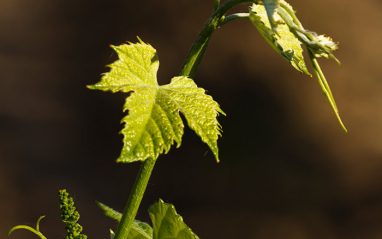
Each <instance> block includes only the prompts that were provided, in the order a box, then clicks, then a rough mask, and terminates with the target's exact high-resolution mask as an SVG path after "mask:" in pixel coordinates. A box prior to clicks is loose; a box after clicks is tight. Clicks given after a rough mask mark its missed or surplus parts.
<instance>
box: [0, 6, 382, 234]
mask: <svg viewBox="0 0 382 239" xmlns="http://www.w3.org/2000/svg"><path fill="white" fill-rule="evenodd" d="M289 2H290V3H291V4H292V5H293V6H294V8H295V9H296V10H297V11H298V16H299V18H300V20H301V21H302V22H303V24H304V26H305V27H306V28H307V29H310V30H313V31H316V32H318V33H320V34H323V33H325V34H327V35H329V36H331V37H333V39H334V40H335V41H339V42H340V50H339V51H338V52H337V54H336V56H337V57H338V59H340V61H341V62H342V65H343V67H342V68H341V69H339V68H338V67H337V65H336V63H335V62H334V61H328V62H327V61H326V60H324V59H322V60H320V63H321V66H322V68H323V69H324V72H325V73H326V76H327V79H328V81H329V83H330V85H331V88H332V91H333V93H334V97H335V99H336V102H337V105H338V107H339V110H340V113H341V117H342V119H343V121H344V123H345V125H346V126H347V128H348V130H349V133H348V134H345V133H344V132H343V131H342V130H341V128H340V126H339V124H338V123H337V121H336V118H335V116H334V114H333V112H332V110H331V108H330V106H329V103H328V102H327V101H326V100H325V99H324V96H323V93H322V91H321V89H320V87H319V85H318V83H317V80H316V78H310V77H308V76H306V75H302V74H300V73H298V72H297V71H295V70H294V69H293V68H292V67H291V66H290V65H289V64H288V63H287V62H286V61H285V60H284V59H282V58H281V57H280V56H278V55H277V54H276V53H275V52H274V50H273V49H271V47H270V46H268V44H267V43H266V42H265V40H264V39H262V38H261V36H260V35H259V33H258V32H257V31H256V29H255V27H254V26H252V25H251V23H249V22H247V21H243V20H240V21H235V22H232V23H230V24H228V25H227V26H224V28H222V29H219V30H218V31H216V33H215V34H214V35H213V38H212V40H211V44H210V47H209V49H208V51H207V54H206V56H205V60H204V61H203V62H202V65H201V67H200V70H199V72H198V74H197V75H196V77H195V81H196V82H197V83H198V85H199V86H201V87H203V88H205V89H207V90H208V93H209V94H211V95H212V96H213V97H214V99H216V100H217V101H218V102H219V103H220V105H221V107H222V109H223V110H224V111H225V112H226V113H227V116H226V117H223V116H221V117H219V121H220V122H221V124H222V126H223V130H224V134H223V138H221V139H220V140H219V146H220V154H221V163H220V164H216V163H215V161H214V158H213V155H212V153H211V152H210V151H209V149H208V148H207V146H205V145H203V144H202V143H201V142H200V140H199V139H198V138H197V137H196V136H195V134H194V133H193V132H191V131H190V130H186V132H185V136H184V139H183V144H182V147H181V148H179V149H175V148H173V149H172V150H171V151H170V153H169V154H168V155H165V156H162V157H160V158H159V161H158V163H157V165H156V168H155V170H154V173H153V175H152V178H151V181H150V184H149V186H148V189H147V193H146V195H145V198H144V199H143V202H142V206H141V209H140V212H139V214H138V219H140V220H144V221H149V218H148V213H147V212H146V210H147V208H148V206H149V205H151V204H152V203H153V202H155V201H157V200H158V198H162V199H163V200H164V201H166V202H170V203H173V204H174V205H175V206H176V208H177V210H178V212H179V213H180V214H181V215H182V216H183V217H184V219H185V222H186V223H187V224H188V225H189V226H190V227H191V228H192V229H193V230H194V231H195V232H196V233H197V234H198V235H199V236H200V237H201V238H214V239H215V238H220V239H225V238H254V239H263V238H264V239H265V238H267V239H279V238H287V239H289V238H290V239H292V238H293V239H305V238H306V239H308V238H309V239H316V238H317V239H321V238H326V239H340V238H347V239H356V238H368V239H372V238H382V111H381V106H382V94H381V92H382V82H381V80H380V78H381V73H382V67H381V62H380V60H381V58H382V48H381V47H380V44H381V38H382V20H381V17H380V12H381V9H382V2H381V1H380V0H365V1H356V0H347V1H345V0H338V1H331V0H320V1H309V3H307V2H306V1H296V0H290V1H289ZM212 6H213V1H212V0H209V1H207V0H178V1H155V0H149V1H126V0H116V1H106V0H100V1H90V0H83V1H75V0H66V1H63V0H55V1H51V0H34V1H25V0H24V1H23V0H2V1H0V66H1V70H0V160H1V165H2V166H1V167H0V222H1V223H0V237H1V238H5V237H6V233H7V231H8V229H9V228H10V227H12V226H14V225H17V224H24V223H26V224H28V225H34V224H35V222H36V220H37V218H38V217H39V216H40V215H46V218H45V219H43V221H42V222H41V226H40V228H41V230H42V231H43V232H44V233H45V235H46V236H47V237H48V238H64V229H63V225H62V224H61V223H60V220H59V209H58V202H57V201H58V199H57V191H58V190H59V189H62V188H67V189H68V191H69V192H70V193H71V194H72V195H74V197H75V203H76V206H77V208H78V210H79V211H80V213H81V219H80V223H81V224H82V225H83V226H84V233H85V234H87V235H88V236H89V238H109V235H108V228H109V227H112V228H115V227H114V226H115V223H114V222H113V221H112V220H111V219H108V218H106V217H105V216H103V215H102V213H101V211H100V210H99V209H98V208H97V207H96V206H95V204H94V203H93V200H99V201H101V202H103V203H105V204H107V205H110V206H111V207H113V208H115V209H117V210H120V211H122V210H123V207H124V204H125V201H126V199H127V197H128V195H129V192H130V189H131V186H132V184H133V181H134V179H135V176H136V174H137V172H138V169H139V163H135V164H116V163H115V162H114V160H115V159H116V158H117V157H118V154H119V151H120V149H121V146H122V143H121V139H122V136H121V135H119V134H118V132H119V131H120V130H121V128H122V126H121V125H120V124H119V121H120V119H121V118H122V116H123V113H122V112H121V109H122V105H123V102H124V95H122V94H112V93H103V92H98V91H90V90H87V89H86V88H85V85H87V84H93V83H95V82H97V81H98V80H99V78H100V74H101V73H102V72H105V71H107V68H106V67H105V65H106V64H108V63H111V62H112V61H114V60H115V59H116V55H115V54H114V53H113V52H112V50H111V49H110V48H109V47H108V45H109V44H115V45H117V44H121V43H123V42H126V41H132V42H135V41H136V36H139V37H141V38H142V39H143V40H144V41H146V42H149V43H150V44H151V45H153V46H154V47H155V48H156V49H157V51H158V54H159V59H160V63H161V66H160V70H159V80H160V83H161V84H166V83H168V82H169V81H170V78H171V77H173V76H175V75H176V74H177V72H178V70H179V68H180V66H181V63H182V61H183V59H184V57H185V56H186V54H187V52H188V49H189V48H190V46H191V45H192V43H193V41H194V40H195V38H196V36H197V34H198V33H199V30H200V29H201V28H202V26H203V24H204V22H205V21H206V20H207V18H208V17H209V16H210V13H211V11H212ZM246 8H247V6H246V5H245V6H243V7H242V8H239V9H238V10H242V11H246ZM12 238H14V239H18V238H24V239H26V238H31V239H32V238H36V236H35V235H32V234H31V233H29V232H26V231H15V232H14V233H13V235H12Z"/></svg>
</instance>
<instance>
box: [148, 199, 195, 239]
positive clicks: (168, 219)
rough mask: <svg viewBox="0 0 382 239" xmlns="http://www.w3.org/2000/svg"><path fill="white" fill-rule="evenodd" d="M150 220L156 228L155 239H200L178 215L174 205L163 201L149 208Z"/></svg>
mask: <svg viewBox="0 0 382 239" xmlns="http://www.w3.org/2000/svg"><path fill="white" fill-rule="evenodd" d="M149 213H150V218H151V221H152V223H153V227H154V239H162V238H163V239H165V238H171V239H198V238H199V237H198V236H197V235H195V234H194V233H193V232H192V231H191V229H190V228H189V227H188V226H187V225H186V224H185V223H184V222H183V218H182V217H181V216H180V215H179V214H177V213H176V211H175V207H174V205H172V204H168V203H164V202H163V201H162V200H161V199H159V202H157V203H155V204H153V205H152V206H151V207H150V208H149Z"/></svg>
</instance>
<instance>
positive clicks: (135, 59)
mask: <svg viewBox="0 0 382 239" xmlns="http://www.w3.org/2000/svg"><path fill="white" fill-rule="evenodd" d="M112 48H113V49H114V50H115V51H116V52H117V53H118V56H119V60H117V61H115V62H114V63H112V64H111V65H109V66H110V68H111V70H110V72H108V73H106V74H104V75H103V77H102V80H101V81H100V82H99V83H97V84H95V85H92V86H88V87H89V88H90V89H97V90H103V91H112V92H117V91H121V92H126V93H127V92H132V93H131V94H130V96H128V97H127V98H126V102H125V105H124V111H128V115H127V116H125V117H124V118H123V119H122V122H123V123H124V124H125V127H124V129H123V130H122V131H121V132H122V134H123V135H124V139H123V142H124V146H123V149H122V152H121V155H120V157H119V158H118V160H117V161H118V162H134V161H144V160H145V159H147V158H149V157H151V158H154V159H156V158H157V157H158V156H159V154H161V153H163V152H165V153H167V152H168V151H169V150H170V147H171V145H172V144H173V143H174V141H175V142H176V143H177V146H178V147H179V146H180V144H181V141H182V136H183V128H184V125H183V121H182V119H181V117H180V115H179V112H181V113H182V114H183V115H184V117H185V118H186V120H187V123H188V125H189V126H190V128H191V129H193V130H194V131H195V132H196V133H197V134H198V135H199V136H200V137H201V139H202V141H203V142H205V143H206V144H207V145H208V146H209V147H210V148H211V150H212V152H213V154H214V155H215V158H216V160H217V161H219V158H218V147H217V139H218V137H219V136H220V131H221V129H220V125H219V123H218V121H217V120H216V117H217V115H218V113H223V111H222V110H221V109H220V108H219V105H218V104H217V103H216V102H215V101H214V100H213V99H212V97H211V96H209V95H206V94H205V90H204V89H202V88H199V87H197V85H196V84H195V83H194V81H193V80H192V79H190V78H187V77H174V78H173V79H172V80H171V83H170V84H168V85H163V86H159V85H158V82H157V76H156V74H157V71H158V67H159V61H158V56H157V53H156V50H155V49H154V48H153V47H152V46H150V45H148V44H145V43H143V42H142V41H140V43H137V44H132V43H130V44H123V45H120V46H112ZM223 114H224V113H223Z"/></svg>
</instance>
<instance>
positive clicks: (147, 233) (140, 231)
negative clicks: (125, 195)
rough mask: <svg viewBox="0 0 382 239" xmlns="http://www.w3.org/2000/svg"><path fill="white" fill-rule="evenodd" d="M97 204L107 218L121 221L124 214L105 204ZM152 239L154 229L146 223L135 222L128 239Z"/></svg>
mask: <svg viewBox="0 0 382 239" xmlns="http://www.w3.org/2000/svg"><path fill="white" fill-rule="evenodd" d="M96 203H97V205H98V206H99V207H100V208H101V209H102V210H104V213H105V215H106V216H108V217H110V218H112V219H114V220H117V221H118V222H120V221H121V218H122V213H120V212H117V211H115V210H114V209H112V208H111V207H108V206H106V205H105V204H103V203H100V202H96ZM112 234H113V233H112ZM152 238H153V229H152V228H151V227H150V225H149V224H147V223H145V222H141V221H138V220H134V222H133V225H132V228H131V230H130V233H129V236H128V239H152Z"/></svg>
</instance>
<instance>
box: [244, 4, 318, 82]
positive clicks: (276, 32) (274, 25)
mask: <svg viewBox="0 0 382 239" xmlns="http://www.w3.org/2000/svg"><path fill="white" fill-rule="evenodd" d="M263 2H264V5H265V3H267V4H268V5H267V6H268V8H266V7H264V6H263V5H258V4H253V6H252V8H251V10H250V20H251V22H252V23H253V24H254V25H255V27H256V28H257V30H258V31H259V32H260V34H261V35H262V36H263V37H264V38H265V40H266V41H267V42H268V43H269V44H270V45H271V46H272V47H273V49H275V50H276V51H277V52H278V53H279V54H280V55H281V56H283V57H284V58H285V59H287V60H288V61H289V63H290V64H292V66H293V67H294V68H296V70H298V71H300V72H304V73H305V74H307V75H311V74H310V73H309V71H308V69H307V67H306V65H305V61H304V57H303V55H302V52H303V50H302V48H301V42H300V41H299V40H298V38H297V37H296V36H295V35H294V34H293V33H292V32H291V31H290V30H289V27H288V26H287V25H286V24H285V23H284V22H283V20H282V19H281V18H280V17H279V15H278V14H277V12H275V11H276V7H277V6H278V4H279V2H278V1H269V2H270V3H268V1H263ZM268 14H272V15H268Z"/></svg>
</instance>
